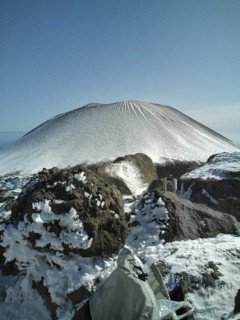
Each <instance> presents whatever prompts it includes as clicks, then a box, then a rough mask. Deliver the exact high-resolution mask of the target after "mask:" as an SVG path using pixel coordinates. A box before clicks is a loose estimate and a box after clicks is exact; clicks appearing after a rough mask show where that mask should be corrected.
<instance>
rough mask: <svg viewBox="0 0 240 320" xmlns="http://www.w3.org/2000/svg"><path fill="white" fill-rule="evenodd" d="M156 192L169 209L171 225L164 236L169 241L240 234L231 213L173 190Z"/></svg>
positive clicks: (237, 224)
mask: <svg viewBox="0 0 240 320" xmlns="http://www.w3.org/2000/svg"><path fill="white" fill-rule="evenodd" d="M155 193H156V197H157V196H161V198H162V200H163V202H164V203H165V205H166V208H167V210H168V216H169V220H168V223H169V225H168V227H167V229H166V232H165V236H164V237H165V240H166V241H168V242H170V241H175V240H187V239H198V238H209V237H215V236H216V235H217V234H220V233H224V234H234V235H240V226H239V222H237V220H236V219H235V218H234V217H232V216H231V215H228V214H226V213H222V212H219V211H214V210H211V209H209V208H207V207H205V206H201V205H198V204H194V203H192V202H191V201H188V200H185V199H181V198H179V197H178V196H177V195H175V194H174V193H171V192H166V193H161V192H159V191H158V190H156V191H155Z"/></svg>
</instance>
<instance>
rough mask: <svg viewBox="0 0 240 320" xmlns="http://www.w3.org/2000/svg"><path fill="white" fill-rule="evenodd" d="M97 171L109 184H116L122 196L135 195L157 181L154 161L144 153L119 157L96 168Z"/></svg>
mask: <svg viewBox="0 0 240 320" xmlns="http://www.w3.org/2000/svg"><path fill="white" fill-rule="evenodd" d="M95 170H96V172H97V174H98V175H100V176H101V177H102V178H103V179H104V180H105V181H106V182H107V183H112V184H114V185H115V186H116V187H117V188H118V189H119V190H120V191H121V193H122V194H125V195H129V194H134V193H135V192H136V190H137V189H138V187H137V188H136V186H139V188H141V187H142V186H145V187H147V186H148V185H149V184H150V183H151V182H152V181H153V180H154V179H157V172H156V168H155V166H154V164H153V162H152V159H151V158H150V157H148V156H147V155H146V154H144V153H136V154H134V155H126V156H124V157H119V158H117V159H116V160H114V161H113V162H112V163H111V162H108V163H105V164H101V165H99V166H98V167H96V166H95Z"/></svg>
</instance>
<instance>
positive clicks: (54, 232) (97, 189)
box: [0, 166, 128, 319]
mask: <svg viewBox="0 0 240 320" xmlns="http://www.w3.org/2000/svg"><path fill="white" fill-rule="evenodd" d="M127 235H128V225H127V221H126V216H125V213H124V203H123V200H122V196H121V193H120V192H119V190H118V189H117V188H116V187H115V186H114V185H110V184H107V183H106V181H104V180H103V179H102V178H101V177H99V176H98V175H97V174H95V173H94V172H92V171H91V170H89V169H87V168H85V167H82V166H75V167H73V168H70V169H64V170H59V169H57V168H53V169H50V170H46V169H44V170H43V171H41V172H40V173H39V174H37V175H35V176H34V177H33V178H32V179H31V180H30V181H29V183H28V184H27V185H26V186H25V187H24V188H23V190H22V193H21V194H20V195H19V197H18V199H17V200H16V201H15V203H14V204H13V208H12V215H11V216H10V218H8V219H6V220H5V221H4V222H2V224H1V225H0V236H1V246H0V270H1V273H2V275H16V279H17V280H16V281H15V283H12V284H11V287H12V290H13V291H14V292H16V294H24V295H27V294H28V292H31V290H33V291H34V292H35V296H36V295H37V294H38V295H39V296H40V297H41V298H42V300H43V303H44V305H45V306H46V308H47V310H48V311H49V313H50V314H51V318H52V319H58V318H59V312H60V311H61V310H62V309H64V308H65V311H66V310H67V306H68V305H71V306H72V307H73V308H75V307H76V308H75V310H77V309H78V308H77V306H79V304H80V303H83V302H84V301H85V300H86V299H87V298H88V297H89V296H90V295H91V293H92V292H93V291H94V287H95V285H96V284H97V283H98V282H99V281H100V275H101V272H102V270H103V269H104V268H105V261H108V259H109V261H108V265H109V264H110V265H111V263H112V262H111V260H110V258H109V257H111V256H112V255H114V254H117V253H118V252H119V250H120V249H121V248H122V247H123V246H124V244H125V239H126V237H127ZM89 273H92V276H91V279H87V281H86V279H85V278H84V277H86V274H89ZM56 279H58V280H56ZM84 279H85V280H84ZM26 282H27V283H28V287H27V289H26V287H25V285H24V284H25V283H26ZM86 283H87V285H86ZM25 289H26V290H25ZM24 290H25V291H24ZM36 292H37V293H36ZM3 294H4V295H5V296H6V297H7V295H8V291H7V290H5V291H4V292H3ZM63 318H64V317H63Z"/></svg>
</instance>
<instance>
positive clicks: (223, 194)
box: [181, 179, 240, 221]
mask: <svg viewBox="0 0 240 320" xmlns="http://www.w3.org/2000/svg"><path fill="white" fill-rule="evenodd" d="M181 181H182V183H183V185H184V190H185V191H187V189H188V188H190V189H191V195H190V197H189V200H191V201H192V202H195V203H200V204H205V205H207V206H209V207H210V208H212V209H215V210H218V211H221V212H226V213H229V214H231V215H233V216H234V217H235V218H236V219H237V220H238V221H240V180H239V179H222V180H215V179H211V180H201V179H183V180H181Z"/></svg>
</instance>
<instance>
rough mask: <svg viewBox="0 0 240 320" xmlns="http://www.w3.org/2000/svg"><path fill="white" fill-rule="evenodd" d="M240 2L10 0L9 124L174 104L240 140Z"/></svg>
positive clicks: (4, 116)
mask: <svg viewBox="0 0 240 320" xmlns="http://www.w3.org/2000/svg"><path fill="white" fill-rule="evenodd" d="M239 35H240V1H239V0H201V1H200V0H121V1H117V0H101V1H99V0H69V1H62V0H41V1H40V0H35V1H33V0H21V1H19V0H0V39H1V40H0V41H1V51H0V64H1V68H0V70H1V83H0V91H1V92H0V131H29V130H31V129H32V128H33V127H35V126H37V125H38V124H40V123H42V122H43V121H45V120H47V119H49V118H50V117H53V116H55V115H56V114H59V113H62V112H65V111H69V110H71V109H74V108H77V107H80V106H83V105H85V104H87V103H90V102H99V103H111V102H117V101H122V100H132V99H141V100H145V101H149V102H157V103H161V104H167V105H171V106H173V107H175V108H176V109H178V110H180V111H182V112H184V113H186V114H188V115H190V116H192V117H193V118H194V119H196V120H198V121H200V122H202V123H203V124H205V125H207V126H209V127H210V128H212V129H214V130H216V131H217V132H219V133H222V134H224V135H225V136H227V137H228V138H230V139H233V140H234V141H237V142H238V143H240V36H239Z"/></svg>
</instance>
